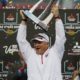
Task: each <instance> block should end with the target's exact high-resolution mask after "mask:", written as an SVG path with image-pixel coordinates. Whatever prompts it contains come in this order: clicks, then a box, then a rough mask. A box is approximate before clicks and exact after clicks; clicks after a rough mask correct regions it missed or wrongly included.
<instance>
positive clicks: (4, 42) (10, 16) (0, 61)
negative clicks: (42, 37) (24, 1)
mask: <svg viewBox="0 0 80 80" xmlns="http://www.w3.org/2000/svg"><path fill="white" fill-rule="evenodd" d="M41 11H42V10H41V9H40V10H36V11H35V13H34V14H36V15H39V14H40V12H41ZM60 15H61V18H62V20H63V23H64V28H65V33H66V37H67V41H66V44H65V52H64V56H63V60H62V74H63V78H64V80H69V79H70V78H71V76H72V72H73V70H75V69H77V70H78V69H79V67H80V10H72V9H70V10H60ZM20 21H21V17H20V15H19V10H16V9H13V10H1V11H0V80H6V77H7V76H8V74H9V67H11V66H8V64H9V63H12V64H14V70H11V71H10V72H11V74H12V73H14V72H15V70H17V68H18V67H19V66H18V65H19V64H20V60H19V59H20V58H19V56H18V51H19V50H18V45H17V42H16V34H17V29H18V26H19V24H20ZM49 25H50V26H51V27H50V28H49V30H48V32H47V34H48V35H49V36H50V45H52V44H53V43H54V39H55V30H54V28H55V27H54V19H53V20H51V22H50V24H49ZM28 26H29V27H28V32H27V35H28V40H29V41H30V39H31V37H32V36H33V35H34V34H36V33H37V32H39V31H40V32H43V31H42V30H41V29H40V28H39V26H38V25H35V24H34V22H32V21H31V20H28ZM53 55H54V54H53ZM15 66H17V68H15ZM55 66H57V65H55Z"/></svg>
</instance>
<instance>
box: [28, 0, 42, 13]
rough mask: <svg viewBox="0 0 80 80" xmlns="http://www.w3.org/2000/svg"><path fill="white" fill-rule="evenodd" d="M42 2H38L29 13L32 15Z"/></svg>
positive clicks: (40, 0)
mask: <svg viewBox="0 0 80 80" xmlns="http://www.w3.org/2000/svg"><path fill="white" fill-rule="evenodd" d="M42 2H43V0H39V1H38V2H37V3H36V4H35V5H34V6H33V7H32V8H31V9H30V10H29V12H31V13H33V12H34V11H35V9H36V8H37V7H38V6H39V5H40V4H41V3H42Z"/></svg>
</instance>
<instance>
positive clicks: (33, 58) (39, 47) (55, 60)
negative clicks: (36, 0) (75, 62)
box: [17, 5, 66, 80]
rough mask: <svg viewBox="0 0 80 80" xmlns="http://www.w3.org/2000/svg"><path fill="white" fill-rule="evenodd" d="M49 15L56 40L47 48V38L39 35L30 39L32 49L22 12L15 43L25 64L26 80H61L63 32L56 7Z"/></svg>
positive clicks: (44, 35) (41, 34)
mask: <svg viewBox="0 0 80 80" xmlns="http://www.w3.org/2000/svg"><path fill="white" fill-rule="evenodd" d="M51 13H53V15H54V18H55V21H56V23H55V27H56V40H55V44H54V45H53V46H52V47H49V37H48V36H47V35H46V34H45V33H39V34H37V36H35V37H34V38H33V39H32V42H33V48H32V47H31V45H30V43H29V42H28V41H27V40H26V36H27V35H26V28H27V26H26V23H27V22H26V20H25V19H26V18H25V16H24V15H23V13H22V11H21V12H20V14H21V16H22V22H21V24H20V26H19V29H18V34H17V42H18V44H19V48H20V50H21V53H22V56H23V57H24V60H25V62H26V63H27V74H28V80H62V75H61V59H62V56H63V53H64V43H65V40H66V38H65V31H64V27H63V23H62V21H61V19H60V18H59V12H58V7H57V6H55V5H54V6H53V7H52V10H51Z"/></svg>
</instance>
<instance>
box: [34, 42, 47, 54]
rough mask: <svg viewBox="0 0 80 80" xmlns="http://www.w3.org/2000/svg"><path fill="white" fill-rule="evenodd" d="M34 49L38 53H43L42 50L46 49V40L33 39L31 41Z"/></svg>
mask: <svg viewBox="0 0 80 80" xmlns="http://www.w3.org/2000/svg"><path fill="white" fill-rule="evenodd" d="M33 46H34V49H35V50H36V53H37V54H39V55H43V54H44V52H45V51H46V50H47V49H48V43H47V42H41V41H37V40H35V41H34V43H33Z"/></svg>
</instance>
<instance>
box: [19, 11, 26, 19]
mask: <svg viewBox="0 0 80 80" xmlns="http://www.w3.org/2000/svg"><path fill="white" fill-rule="evenodd" d="M20 15H21V17H22V19H26V20H27V18H26V17H25V15H24V10H20Z"/></svg>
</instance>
